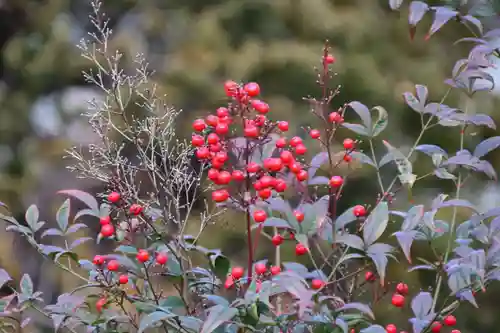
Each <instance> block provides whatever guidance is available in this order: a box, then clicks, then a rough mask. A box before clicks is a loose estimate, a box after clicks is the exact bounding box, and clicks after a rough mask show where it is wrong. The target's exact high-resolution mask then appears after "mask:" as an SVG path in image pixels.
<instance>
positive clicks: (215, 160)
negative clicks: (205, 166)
mask: <svg viewBox="0 0 500 333" xmlns="http://www.w3.org/2000/svg"><path fill="white" fill-rule="evenodd" d="M223 166H224V162H223V161H221V160H220V159H218V158H217V157H214V158H212V168H214V169H221V168H222V167H223Z"/></svg>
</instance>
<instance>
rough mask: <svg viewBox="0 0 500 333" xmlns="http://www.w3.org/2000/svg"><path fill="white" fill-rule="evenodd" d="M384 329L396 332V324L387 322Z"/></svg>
mask: <svg viewBox="0 0 500 333" xmlns="http://www.w3.org/2000/svg"><path fill="white" fill-rule="evenodd" d="M385 331H386V332H387V333H397V331H398V329H397V328H396V325H394V324H389V325H387V326H386V327H385Z"/></svg>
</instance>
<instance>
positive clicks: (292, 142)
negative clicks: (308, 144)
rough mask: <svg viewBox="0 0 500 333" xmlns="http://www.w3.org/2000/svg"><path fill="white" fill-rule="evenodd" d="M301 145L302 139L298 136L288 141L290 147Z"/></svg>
mask: <svg viewBox="0 0 500 333" xmlns="http://www.w3.org/2000/svg"><path fill="white" fill-rule="evenodd" d="M301 143H302V139H301V138H300V137H299V136H294V137H293V138H291V139H290V146H292V147H297V146H298V145H300V144H301Z"/></svg>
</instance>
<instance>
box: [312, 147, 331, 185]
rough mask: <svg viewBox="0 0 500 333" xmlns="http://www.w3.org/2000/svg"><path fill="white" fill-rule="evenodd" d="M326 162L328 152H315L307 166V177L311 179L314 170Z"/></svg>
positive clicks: (314, 172)
mask: <svg viewBox="0 0 500 333" xmlns="http://www.w3.org/2000/svg"><path fill="white" fill-rule="evenodd" d="M326 162H328V153H327V152H320V153H318V154H316V155H315V156H314V157H313V158H312V160H311V164H310V166H309V170H308V176H309V179H312V178H313V177H314V175H315V174H316V171H318V169H319V168H321V166H322V165H323V164H325V163H326Z"/></svg>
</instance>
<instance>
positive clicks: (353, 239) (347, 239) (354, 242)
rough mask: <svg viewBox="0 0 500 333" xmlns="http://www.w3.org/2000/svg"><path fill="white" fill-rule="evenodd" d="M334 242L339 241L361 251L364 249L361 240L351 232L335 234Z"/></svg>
mask: <svg viewBox="0 0 500 333" xmlns="http://www.w3.org/2000/svg"><path fill="white" fill-rule="evenodd" d="M334 241H335V243H341V244H344V245H347V246H349V247H352V248H354V249H358V250H361V251H364V249H365V244H364V243H363V240H362V239H361V238H360V237H359V236H356V235H352V234H347V233H346V234H342V235H337V236H335V239H334Z"/></svg>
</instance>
